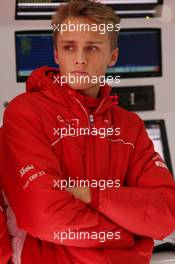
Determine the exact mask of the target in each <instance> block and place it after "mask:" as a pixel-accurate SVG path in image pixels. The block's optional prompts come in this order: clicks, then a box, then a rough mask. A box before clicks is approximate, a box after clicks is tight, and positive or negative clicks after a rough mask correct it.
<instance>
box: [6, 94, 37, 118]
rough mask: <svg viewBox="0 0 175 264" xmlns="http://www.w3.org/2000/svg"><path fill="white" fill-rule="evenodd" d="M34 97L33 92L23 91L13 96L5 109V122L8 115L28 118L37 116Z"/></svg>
mask: <svg viewBox="0 0 175 264" xmlns="http://www.w3.org/2000/svg"><path fill="white" fill-rule="evenodd" d="M33 97H34V95H33V94H30V93H22V94H20V95H17V96H16V97H15V98H13V99H12V100H11V101H10V102H9V104H8V105H7V107H6V109H5V111H4V116H3V122H4V120H6V118H8V117H20V116H21V117H26V118H27V119H28V118H30V117H31V116H32V117H35V118H36V116H37V114H36V113H37V111H36V102H35V100H33ZM30 119H31V118H30Z"/></svg>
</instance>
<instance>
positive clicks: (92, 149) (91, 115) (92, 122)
mask: <svg viewBox="0 0 175 264" xmlns="http://www.w3.org/2000/svg"><path fill="white" fill-rule="evenodd" d="M74 98H75V100H76V101H77V102H78V103H79V105H80V106H81V108H82V109H83V111H84V112H85V114H86V116H87V119H88V124H89V129H90V130H91V128H92V127H94V114H96V113H97V112H98V111H99V109H100V108H101V106H102V105H103V103H104V101H105V98H104V99H103V100H102V101H101V103H100V105H99V107H98V108H97V110H96V111H95V112H94V113H93V114H90V115H89V114H88V112H87V111H86V109H85V107H84V106H83V105H82V103H81V102H80V101H79V100H78V99H77V98H76V97H75V96H74ZM92 137H93V136H92V135H90V138H91V141H90V142H91V145H90V148H91V164H93V165H92V166H93V168H92V170H91V173H90V177H91V178H90V179H94V176H95V166H94V152H95V149H94V145H93V141H92Z"/></svg>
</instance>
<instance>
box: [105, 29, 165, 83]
mask: <svg viewBox="0 0 175 264" xmlns="http://www.w3.org/2000/svg"><path fill="white" fill-rule="evenodd" d="M118 46H119V57H118V61H117V63H116V64H115V65H113V66H112V67H110V68H107V75H112V76H113V75H114V76H115V75H120V78H131V77H156V76H161V75H162V62H161V30H160V29H159V28H134V29H133V28H132V29H131V28H128V29H121V31H120V33H119V42H118Z"/></svg>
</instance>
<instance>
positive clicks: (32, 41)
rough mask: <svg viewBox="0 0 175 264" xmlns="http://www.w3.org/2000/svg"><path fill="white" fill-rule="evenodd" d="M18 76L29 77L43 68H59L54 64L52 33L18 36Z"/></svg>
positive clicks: (19, 34) (20, 34) (22, 34)
mask: <svg viewBox="0 0 175 264" xmlns="http://www.w3.org/2000/svg"><path fill="white" fill-rule="evenodd" d="M16 60H17V76H18V77H27V76H29V75H30V73H31V72H32V71H33V70H34V69H36V68H39V67H41V66H51V67H56V68H58V65H56V64H55V62H54V56H53V40H52V34H51V33H44V32H43V33H38V34H36V33H27V32H26V33H17V34H16Z"/></svg>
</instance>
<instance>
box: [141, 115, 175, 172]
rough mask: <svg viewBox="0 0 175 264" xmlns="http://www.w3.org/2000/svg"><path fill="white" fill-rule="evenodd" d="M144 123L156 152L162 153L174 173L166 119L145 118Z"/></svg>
mask: <svg viewBox="0 0 175 264" xmlns="http://www.w3.org/2000/svg"><path fill="white" fill-rule="evenodd" d="M144 123H145V128H146V131H147V133H148V136H149V137H150V139H151V140H152V142H153V144H154V148H155V150H156V152H158V153H159V154H160V156H161V157H162V159H163V160H164V161H165V163H166V164H167V167H168V168H169V170H170V171H171V173H172V174H173V170H172V164H171V158H170V152H169V147H168V139H167V133H166V127H165V121H164V120H163V119H158V120H145V121H144Z"/></svg>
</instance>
